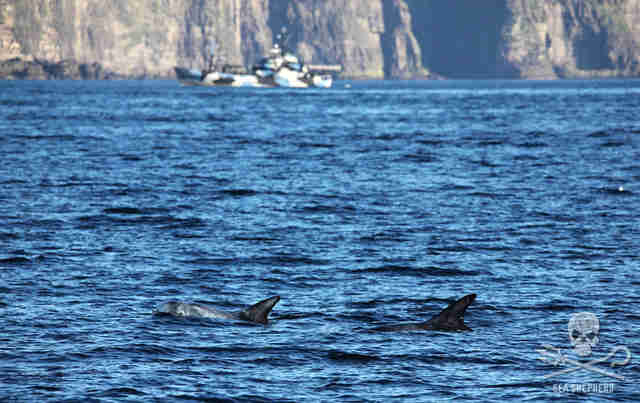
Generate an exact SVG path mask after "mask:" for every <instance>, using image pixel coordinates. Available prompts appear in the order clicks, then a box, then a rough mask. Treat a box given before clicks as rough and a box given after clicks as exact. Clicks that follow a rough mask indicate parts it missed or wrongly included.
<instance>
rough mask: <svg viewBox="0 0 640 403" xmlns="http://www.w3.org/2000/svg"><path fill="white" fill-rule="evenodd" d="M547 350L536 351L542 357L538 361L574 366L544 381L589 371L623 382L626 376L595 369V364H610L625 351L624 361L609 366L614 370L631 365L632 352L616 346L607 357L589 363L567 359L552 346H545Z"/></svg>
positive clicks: (614, 362)
mask: <svg viewBox="0 0 640 403" xmlns="http://www.w3.org/2000/svg"><path fill="white" fill-rule="evenodd" d="M543 347H544V348H545V349H544V350H543V349H539V350H536V351H537V352H538V353H540V354H541V357H538V359H540V360H542V361H544V362H548V363H550V364H553V366H559V365H563V366H569V365H572V367H569V368H566V369H562V370H560V371H555V372H552V373H550V374H547V375H545V376H543V377H542V378H543V379H548V378H551V377H554V376H558V375H562V374H567V373H569V372H573V371H577V370H579V369H587V370H589V371H593V372H597V373H599V374H602V375H606V376H610V377H612V378H616V379H620V380H622V381H624V376H620V375H617V374H614V373H612V372H609V371H605V370H603V369H600V368H598V367H595V366H594V365H595V364H600V363H601V362H608V361H609V359H610V358H611V357H613V356H615V355H616V353H617V352H618V351H624V352H625V353H626V357H625V359H624V360H623V361H615V360H614V361H612V362H611V363H610V364H609V365H610V366H611V368H614V367H616V366H623V365H627V364H628V363H629V361H631V351H629V349H628V348H627V347H625V346H616V347H614V348H612V349H611V351H610V352H609V354H608V355H607V356H606V357H603V358H599V359H597V360H592V361H589V362H580V361H575V360H572V359H570V358H567V357H566V356H565V355H564V354H562V351H560V349H558V348H556V347H553V346H550V345H544V346H543Z"/></svg>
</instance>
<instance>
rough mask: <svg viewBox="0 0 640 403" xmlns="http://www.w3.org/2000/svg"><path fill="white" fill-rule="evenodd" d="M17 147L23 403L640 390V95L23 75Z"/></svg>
mask: <svg viewBox="0 0 640 403" xmlns="http://www.w3.org/2000/svg"><path fill="white" fill-rule="evenodd" d="M0 155H1V161H2V163H1V164H0V323H2V327H1V330H0V401H20V402H23V401H24V402H36V401H82V402H90V401H100V402H103V401H104V402H108V401H112V402H120V401H143V402H148V401H177V402H184V401H248V402H253V401H258V402H284V401H291V402H305V401H325V402H338V401H357V402H360V401H370V402H388V401H412V402H413V401H447V400H467V399H469V400H473V401H497V400H500V401H505V400H509V401H511V400H513V401H542V402H546V401H566V400H571V401H583V400H588V401H638V400H639V399H640V387H639V386H638V384H639V381H640V365H639V364H638V362H639V359H640V340H639V338H638V335H639V331H640V308H639V306H640V291H639V290H640V273H639V271H640V80H619V81H618V80H607V81H411V82H406V81H353V82H347V81H338V82H336V83H335V85H334V88H332V89H328V90H327V89H318V90H316V89H307V90H291V89H233V88H205V87H182V86H180V85H179V84H178V83H176V82H173V81H97V82H95V81H93V82H92V81H0ZM469 293H476V294H477V299H476V301H475V302H474V303H473V304H472V305H471V306H470V307H469V309H468V310H467V313H466V316H465V322H466V324H467V325H468V326H469V327H471V328H472V329H473V331H470V332H442V331H431V332H426V331H405V332H375V331H373V330H372V329H373V328H375V327H378V326H384V325H389V324H398V323H412V322H424V321H426V320H428V319H429V318H430V317H431V316H432V315H434V314H436V313H437V312H439V311H440V310H441V309H442V308H444V307H446V306H447V304H448V303H450V302H452V301H454V300H455V299H457V298H459V297H461V296H463V295H465V294H469ZM272 295H280V296H281V301H280V302H279V303H278V305H276V307H275V308H274V310H273V312H272V314H271V323H270V324H269V325H267V326H262V325H252V324H249V323H240V322H235V321H232V320H214V319H193V318H174V317H166V316H165V317H163V316H157V315H154V314H153V312H154V310H155V309H156V308H157V307H158V306H159V305H160V304H162V303H163V302H166V301H169V300H181V301H196V302H200V303H206V304H210V305H211V306H213V307H216V308H218V309H223V310H229V311H234V310H241V309H243V308H244V307H246V306H248V305H251V304H253V303H255V302H257V301H259V300H262V299H264V298H267V297H269V296H272ZM579 312H590V313H591V314H592V316H591V318H593V317H595V318H596V321H593V320H591V321H584V320H583V321H581V322H580V326H581V327H579V328H577V329H576V323H578V322H577V321H576V322H572V321H571V318H572V317H574V316H573V315H574V314H576V313H579ZM596 325H597V326H596ZM572 326H573V328H572ZM569 329H573V330H572V332H573V334H572V333H571V332H569ZM576 330H578V333H575V331H576ZM587 330H589V331H590V332H591V333H590V335H588V334H587ZM581 334H583V335H584V336H585V337H582V338H580V337H578V336H580V335H581ZM585 343H589V345H590V348H591V353H590V354H589V355H586V356H580V355H578V354H577V353H576V351H577V350H575V349H574V345H579V344H585ZM618 347H619V348H618ZM624 348H626V350H625V349H624ZM541 351H542V352H546V353H548V354H551V355H552V356H553V357H555V358H554V359H553V360H548V361H546V362H545V361H542V358H545V355H543V354H542V353H541ZM625 351H628V352H629V357H630V358H629V359H627V358H628V357H627V354H626V353H625ZM611 353H613V354H611ZM612 363H615V364H617V365H615V366H613V367H612V365H611V364H612ZM562 370H566V371H564V372H561V373H558V371H562Z"/></svg>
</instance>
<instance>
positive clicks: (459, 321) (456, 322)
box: [372, 294, 476, 332]
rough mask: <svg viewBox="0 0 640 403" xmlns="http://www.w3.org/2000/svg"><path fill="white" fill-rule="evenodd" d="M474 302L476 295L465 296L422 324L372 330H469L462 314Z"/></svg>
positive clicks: (381, 327)
mask: <svg viewBox="0 0 640 403" xmlns="http://www.w3.org/2000/svg"><path fill="white" fill-rule="evenodd" d="M475 300H476V294H469V295H465V296H464V297H462V298H460V299H459V300H457V301H455V302H452V303H451V304H449V306H448V307H446V308H445V309H443V310H442V311H440V313H439V314H437V315H436V316H434V317H432V318H431V319H429V320H428V321H426V322H424V323H409V324H401V325H391V326H380V327H377V328H374V329H372V330H374V331H378V332H395V331H411V330H445V331H456V330H471V328H470V327H468V326H467V325H466V324H465V323H464V313H465V311H466V310H467V307H468V306H469V305H471V304H472V303H473V301H475Z"/></svg>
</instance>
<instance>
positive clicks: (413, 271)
mask: <svg viewBox="0 0 640 403" xmlns="http://www.w3.org/2000/svg"><path fill="white" fill-rule="evenodd" d="M355 272H356V273H382V274H399V275H406V276H443V277H449V276H477V275H479V274H480V273H479V272H477V271H473V270H469V271H464V270H458V269H445V268H442V267H437V266H429V267H410V266H394V265H387V266H380V267H370V268H366V269H358V270H355Z"/></svg>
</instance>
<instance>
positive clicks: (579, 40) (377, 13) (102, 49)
mask: <svg viewBox="0 0 640 403" xmlns="http://www.w3.org/2000/svg"><path fill="white" fill-rule="evenodd" d="M282 26H286V27H287V28H288V30H289V32H290V36H289V38H290V42H289V44H288V45H289V47H291V48H292V49H293V50H294V51H295V52H297V53H298V54H300V55H301V56H302V57H303V59H304V60H305V61H306V62H308V63H314V64H335V63H339V64H342V65H343V66H344V73H343V75H344V76H346V77H368V78H383V77H387V78H390V77H395V78H412V77H434V76H439V75H441V76H445V77H452V78H473V77H482V78H492V77H505V78H556V77H612V76H621V77H622V76H638V75H640V46H639V45H640V0H535V1H534V0H486V1H477V0H451V1H446V2H445V1H424V0H215V1H214V0H136V1H129V0H110V1H100V0H57V1H51V0H19V1H17V0H0V62H1V61H4V62H3V64H2V66H3V67H2V68H0V77H3V76H4V77H14V78H15V77H33V78H51V77H59V76H60V75H59V74H57V73H56V74H51V73H49V71H50V70H52V69H51V68H50V66H52V65H57V64H60V63H62V62H63V61H65V62H64V63H66V65H67V67H65V68H63V70H65V69H66V71H68V74H67V76H70V77H82V76H84V75H86V76H89V77H102V76H110V75H111V76H113V74H120V75H124V76H127V77H135V78H143V77H144V78H148V77H170V76H172V75H173V67H174V66H176V65H181V66H185V67H203V66H204V65H205V63H206V60H208V58H209V56H210V54H211V51H212V49H213V51H214V52H216V53H217V55H218V57H220V58H221V59H224V60H225V61H227V62H229V63H232V64H244V65H247V66H249V65H251V63H253V62H254V61H256V59H258V58H260V57H261V56H262V55H263V54H264V53H265V52H266V51H267V50H268V49H269V47H270V46H271V43H272V42H273V40H274V36H275V35H277V34H278V32H279V30H280V28H281V27H282ZM214 44H215V45H214ZM17 59H19V60H20V62H17V61H16V60H17ZM10 60H13V61H12V62H9V61H10ZM43 60H46V61H47V62H41V61H43ZM20 63H22V64H20ZM64 63H63V64H64ZM72 65H73V66H85V67H82V69H84V70H83V71H85V72H86V74H83V73H82V72H78V73H73V72H71V70H73V69H74V68H75V67H74V68H71V67H70V66H72ZM12 66H13V67H15V69H16V70H11V68H12ZM45 66H49V67H47V68H45ZM87 66H93V67H87ZM97 66H99V68H98V67H97ZM80 68H81V67H78V69H80ZM47 69H48V70H47ZM87 69H88V70H87ZM91 69H93V70H91ZM53 70H55V69H53ZM89 70H91V71H89ZM106 72H109V73H106ZM65 74H66V73H65ZM63 76H64V75H63Z"/></svg>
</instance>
